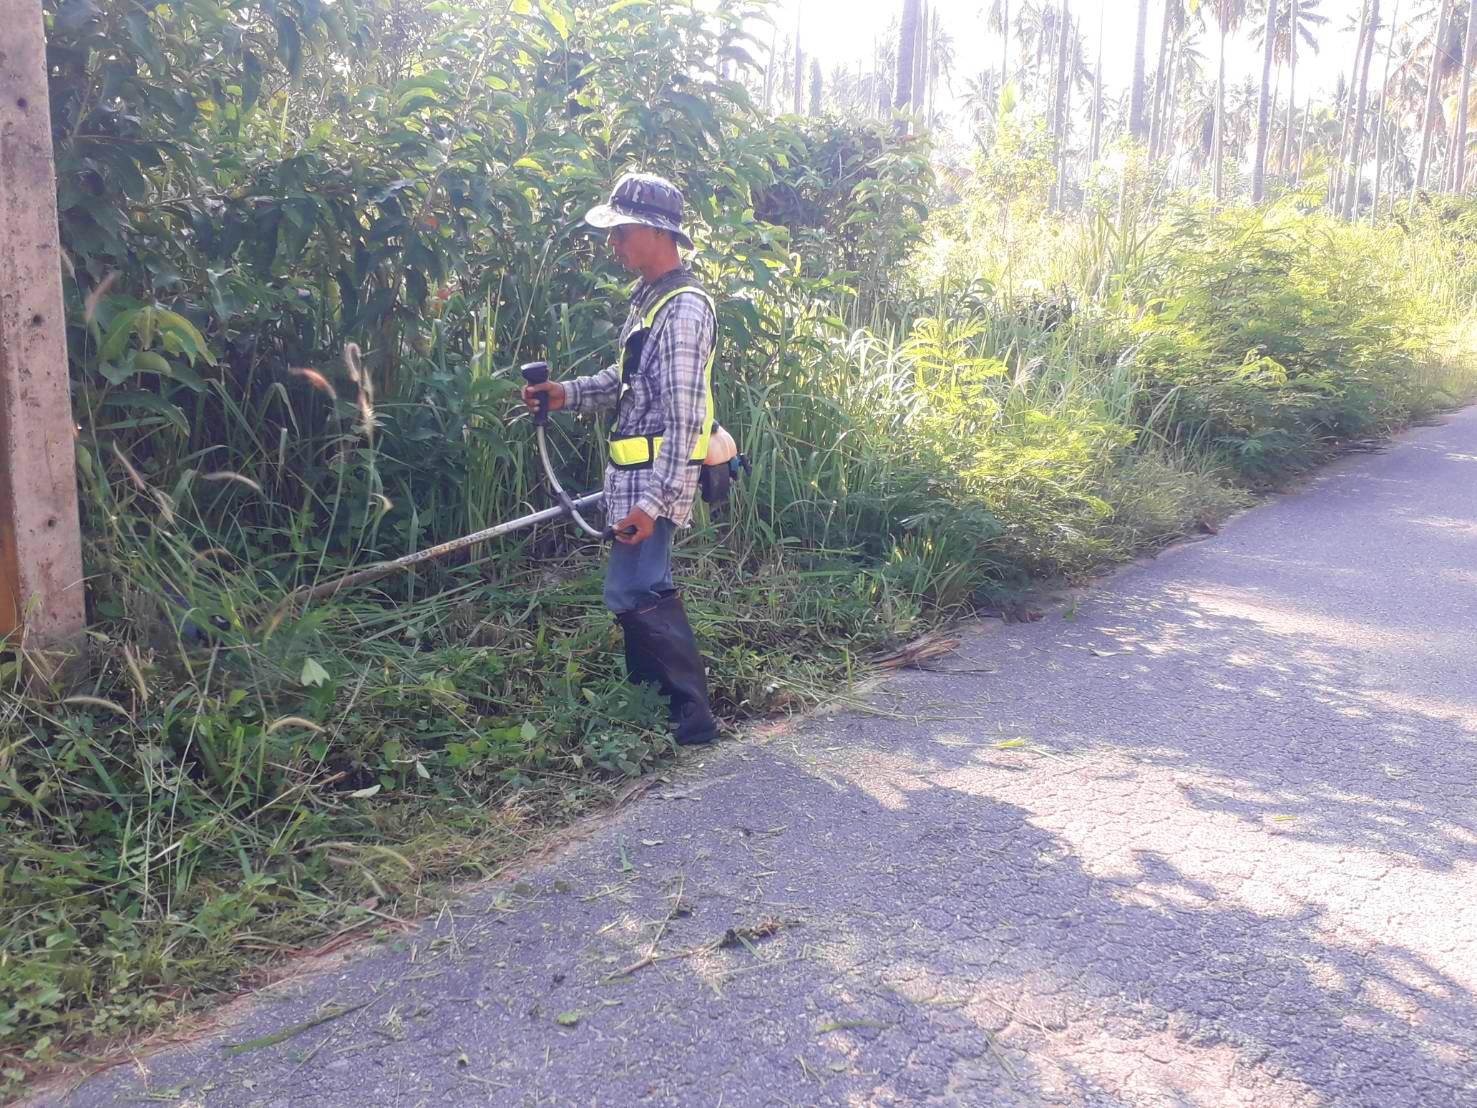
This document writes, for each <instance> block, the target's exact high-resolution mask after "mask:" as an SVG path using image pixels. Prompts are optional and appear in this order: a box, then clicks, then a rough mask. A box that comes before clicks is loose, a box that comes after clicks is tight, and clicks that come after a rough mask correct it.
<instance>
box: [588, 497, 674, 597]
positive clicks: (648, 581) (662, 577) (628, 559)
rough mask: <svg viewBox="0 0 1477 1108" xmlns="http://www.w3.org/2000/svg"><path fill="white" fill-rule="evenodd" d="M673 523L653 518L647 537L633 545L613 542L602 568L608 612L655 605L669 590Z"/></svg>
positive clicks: (670, 590)
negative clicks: (608, 562) (652, 526)
mask: <svg viewBox="0 0 1477 1108" xmlns="http://www.w3.org/2000/svg"><path fill="white" fill-rule="evenodd" d="M676 530H677V525H676V524H675V523H673V522H672V521H671V520H670V519H659V520H657V521H656V529H655V530H653V531H652V533H651V538H649V539H647V540H646V541H645V542H643V543H638V544H636V545H635V546H629V545H627V544H626V543H623V542H618V543H614V544H613V545H612V546H611V548H610V564H609V565H607V566H606V567H605V606H606V607H607V608H609V609H610V610H611V611H612V612H632V611H635V610H636V609H637V608H646V607H649V606H651V605H652V604H655V603H656V602H657V601H658V600H660V599H661V598H662V597H663V596H664V595H666V594H667V593H670V592H673V591H674V590H675V586H674V585H673V584H672V536H673V534H674V533H675V532H676Z"/></svg>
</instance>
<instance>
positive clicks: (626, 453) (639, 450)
mask: <svg viewBox="0 0 1477 1108" xmlns="http://www.w3.org/2000/svg"><path fill="white" fill-rule="evenodd" d="M661 445H662V439H661V436H660V435H658V436H657V438H656V448H657V449H658V450H660V449H661ZM652 459H653V454H652V449H651V444H650V443H649V442H648V441H647V439H646V436H645V435H640V436H633V437H631V438H625V439H611V440H610V460H611V461H612V462H614V463H615V464H616V465H618V466H638V465H644V464H646V463H647V462H649V461H651V460H652Z"/></svg>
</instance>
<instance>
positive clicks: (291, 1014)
mask: <svg viewBox="0 0 1477 1108" xmlns="http://www.w3.org/2000/svg"><path fill="white" fill-rule="evenodd" d="M1474 625H1477V410H1469V411H1467V412H1464V413H1461V414H1458V415H1455V416H1452V417H1450V418H1448V419H1447V420H1446V421H1445V422H1444V423H1443V425H1441V426H1437V427H1429V428H1423V429H1419V430H1416V431H1414V432H1412V433H1410V434H1408V435H1406V436H1404V437H1402V438H1401V439H1400V440H1399V441H1398V443H1397V444H1395V445H1394V447H1393V448H1392V449H1391V450H1390V451H1389V452H1388V453H1384V454H1379V455H1359V456H1354V457H1350V458H1348V459H1345V460H1344V461H1341V462H1339V463H1337V464H1335V465H1333V466H1331V467H1330V468H1329V469H1328V470H1326V471H1325V472H1324V473H1323V474H1322V475H1320V476H1319V477H1318V478H1317V479H1316V480H1315V481H1314V482H1312V483H1311V484H1310V485H1309V486H1308V487H1307V488H1305V489H1303V490H1302V491H1300V492H1298V493H1296V494H1295V495H1290V496H1286V497H1281V498H1278V499H1276V500H1274V501H1272V502H1271V503H1269V504H1266V505H1264V506H1262V507H1260V508H1258V509H1256V510H1254V511H1252V512H1249V513H1247V514H1245V515H1243V516H1241V517H1239V518H1238V519H1236V520H1234V521H1232V522H1231V523H1230V524H1229V525H1227V526H1226V527H1225V528H1224V529H1223V530H1222V531H1221V533H1220V534H1219V535H1217V536H1214V537H1212V538H1208V539H1207V540H1206V541H1203V542H1198V543H1191V544H1186V545H1183V546H1180V547H1177V548H1175V549H1174V550H1171V551H1169V552H1167V553H1165V554H1163V555H1161V556H1160V557H1159V558H1157V559H1154V560H1152V561H1148V562H1146V563H1144V564H1141V565H1137V566H1133V567H1130V568H1129V569H1127V570H1126V571H1124V572H1122V573H1121V574H1118V575H1116V576H1115V577H1113V578H1112V579H1110V580H1108V581H1106V582H1104V583H1103V584H1102V585H1100V586H1099V587H1097V588H1094V589H1091V590H1088V591H1087V592H1085V593H1083V594H1081V595H1080V596H1079V597H1078V598H1077V599H1076V600H1074V601H1071V602H1069V603H1067V604H1065V605H1063V606H1058V607H1054V608H1053V609H1052V610H1050V611H1049V612H1048V613H1047V616H1046V618H1044V619H1042V620H1041V621H1040V622H1036V623H1028V624H1012V625H1009V626H1006V625H1002V624H999V623H984V624H980V625H978V626H976V627H972V628H970V629H968V630H967V631H966V633H965V643H964V645H963V647H962V648H961V650H960V651H959V652H958V653H957V654H956V655H954V656H951V657H948V658H946V659H943V660H942V662H941V663H939V664H940V665H941V666H942V667H944V668H947V669H948V670H949V671H950V672H948V673H938V672H916V671H910V672H906V673H903V674H900V675H899V676H898V677H896V678H893V679H891V680H889V681H888V682H886V683H884V684H882V685H880V686H878V687H876V688H874V689H873V690H871V691H870V692H869V693H868V694H867V696H866V698H865V699H866V706H865V707H863V708H858V709H856V710H849V711H844V712H843V711H836V712H831V713H821V714H818V715H815V716H812V717H810V718H807V719H804V720H801V721H797V722H795V723H793V724H791V725H789V726H787V727H785V728H783V729H780V730H777V731H774V730H772V731H770V732H768V733H762V734H757V735H754V736H751V737H750V738H748V739H746V740H745V741H744V742H741V743H733V744H726V745H725V746H724V747H723V748H721V749H719V750H716V751H712V752H710V753H706V754H704V755H701V756H700V757H698V758H696V759H689V761H688V763H687V764H685V766H684V767H683V769H682V770H681V771H680V772H679V773H678V774H677V775H676V776H675V778H674V779H673V781H672V782H671V783H669V784H666V785H663V786H660V787H658V788H656V789H654V790H652V791H651V792H649V793H648V794H647V795H646V796H644V797H643V798H641V799H640V800H639V801H637V802H635V803H633V804H632V805H630V806H629V807H628V808H627V809H626V810H625V811H623V812H622V813H621V814H620V815H618V816H617V817H614V818H612V819H610V820H607V821H605V822H604V823H603V824H601V825H599V826H598V827H596V828H594V830H593V831H592V833H591V834H590V835H589V836H588V837H587V838H586V839H585V840H584V841H583V842H582V843H580V844H578V845H576V846H574V847H572V848H570V849H569V850H567V851H565V852H564V853H563V854H562V855H561V856H560V857H558V858H557V859H556V860H554V861H553V862H552V863H549V864H546V865H543V866H541V867H538V868H536V869H534V870H533V871H531V872H530V873H528V874H526V875H525V876H524V877H523V878H522V880H521V881H520V882H518V883H516V884H514V883H509V884H507V885H504V886H501V887H499V888H497V889H490V890H487V891H485V892H479V893H477V894H475V895H472V896H470V897H469V898H468V899H466V900H465V901H463V902H462V903H460V904H459V905H457V906H456V907H455V908H454V909H453V910H449V911H448V912H446V913H444V914H443V915H442V917H441V918H440V919H438V920H436V921H434V922H430V923H428V924H426V925H425V926H424V927H423V928H422V929H421V930H419V931H418V932H416V933H414V934H411V935H408V936H406V937H405V938H403V939H402V940H399V941H397V942H394V943H387V944H383V945H380V946H378V947H372V948H370V949H368V950H365V951H362V952H360V953H359V954H358V955H356V956H355V957H354V958H352V959H351V960H349V961H348V962H346V963H345V964H343V965H340V966H337V967H335V968H332V969H330V970H327V971H323V972H320V973H318V974H316V975H313V976H309V977H305V978H302V979H299V980H297V981H294V982H291V983H288V984H285V985H279V986H277V987H275V988H274V989H272V990H270V991H269V992H267V993H265V994H263V995H260V996H258V997H256V998H254V999H252V1000H251V1001H250V1002H248V1003H244V1004H240V1005H238V1006H236V1008H235V1009H233V1011H232V1013H231V1018H230V1021H229V1022H228V1023H227V1025H226V1026H224V1027H223V1028H222V1029H221V1030H220V1031H219V1032H217V1033H214V1034H212V1035H211V1036H209V1037H207V1038H204V1039H202V1040H199V1041H196V1042H193V1043H191V1044H189V1045H184V1046H178V1047H174V1048H171V1049H168V1050H166V1051H164V1052H162V1053H159V1054H156V1055H154V1056H152V1057H148V1058H145V1059H142V1060H140V1061H139V1062H138V1063H137V1064H136V1065H130V1066H124V1067H119V1068H116V1069H114V1070H112V1071H110V1072H108V1073H106V1074H102V1075H99V1076H97V1077H95V1078H93V1079H92V1080H90V1081H89V1082H87V1083H85V1084H83V1085H82V1086H81V1087H80V1088H78V1089H76V1090H75V1091H73V1092H72V1093H71V1094H70V1095H61V1094H57V1095H54V1096H53V1097H52V1098H50V1099H47V1100H45V1101H44V1103H47V1104H65V1105H69V1106H79V1108H80V1106H84V1105H88V1106H90V1105H114V1104H125V1103H130V1102H132V1101H134V1100H135V1099H142V1098H144V1097H146V1096H152V1097H153V1098H155V1099H153V1101H152V1102H153V1103H169V1102H174V1103H179V1104H208V1105H311V1106H315V1108H321V1106H329V1105H335V1106H336V1105H349V1106H355V1108H359V1106H370V1105H375V1106H378V1105H397V1106H398V1105H406V1106H410V1105H418V1104H437V1105H440V1104H496V1105H520V1106H521V1105H540V1104H548V1105H554V1104H558V1105H609V1106H627V1105H703V1106H717V1105H732V1106H735V1108H750V1106H758V1105H917V1104H926V1105H934V1104H954V1105H962V1106H990V1105H1028V1104H1029V1105H1035V1104H1050V1105H1057V1104H1061V1105H1103V1106H1108V1105H1113V1106H1119V1105H1121V1106H1132V1108H1139V1106H1157V1105H1165V1106H1169V1105H1174V1106H1181V1105H1205V1106H1212V1105H1213V1106H1216V1108H1221V1106H1229V1105H1267V1106H1277V1108H1301V1106H1311V1105H1369V1106H1371V1108H1376V1106H1377V1108H1399V1106H1404V1105H1411V1106H1422V1108H1459V1106H1466V1105H1473V1106H1477V649H1474V646H1477V636H1474V632H1473V628H1474ZM355 1004H363V1005H364V1007H361V1008H357V1009H355V1010H354V1011H352V1012H350V1013H348V1014H346V1015H343V1016H341V1017H339V1018H337V1019H332V1020H329V1021H328V1022H325V1023H321V1024H319V1025H317V1026H316V1027H313V1028H311V1029H309V1030H306V1031H302V1032H301V1033H299V1034H295V1035H292V1036H291V1037H289V1038H286V1039H285V1041H282V1042H280V1043H277V1044H275V1045H270V1046H262V1047H260V1048H258V1049H255V1050H251V1051H248V1052H246V1053H243V1054H238V1055H230V1054H227V1053H226V1051H225V1050H224V1049H223V1047H224V1046H226V1045H228V1044H232V1043H242V1042H247V1041H250V1040H252V1039H256V1038H259V1037H263V1036H270V1035H273V1034H274V1033H276V1032H280V1031H283V1030H286V1029H291V1028H293V1027H295V1026H297V1025H300V1024H302V1023H304V1022H306V1021H309V1020H312V1019H314V1018H316V1017H318V1016H320V1015H322V1014H324V1013H325V1012H330V1013H331V1012H332V1011H334V1010H336V1006H343V1005H355Z"/></svg>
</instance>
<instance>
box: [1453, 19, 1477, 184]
mask: <svg viewBox="0 0 1477 1108" xmlns="http://www.w3.org/2000/svg"><path fill="white" fill-rule="evenodd" d="M1474 50H1477V3H1472V2H1469V3H1468V4H1467V33H1466V36H1465V37H1464V38H1463V39H1462V88H1461V92H1460V94H1459V95H1458V96H1457V102H1456V167H1455V169H1454V171H1453V173H1452V180H1451V187H1452V191H1453V192H1456V193H1461V192H1464V191H1466V187H1467V120H1468V113H1469V112H1470V110H1471V94H1472V61H1473V51H1474Z"/></svg>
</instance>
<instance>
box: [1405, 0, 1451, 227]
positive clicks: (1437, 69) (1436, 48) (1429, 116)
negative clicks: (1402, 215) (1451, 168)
mask: <svg viewBox="0 0 1477 1108" xmlns="http://www.w3.org/2000/svg"><path fill="white" fill-rule="evenodd" d="M1453 6H1454V0H1441V5H1440V11H1439V13H1438V15H1437V19H1436V35H1435V37H1434V38H1432V39H1431V71H1430V73H1429V75H1428V76H1427V78H1426V111H1425V114H1424V116H1423V117H1422V122H1421V156H1420V160H1419V161H1418V162H1416V168H1415V184H1414V185H1413V186H1412V188H1411V199H1412V200H1414V199H1415V194H1416V193H1417V192H1419V191H1420V190H1421V189H1423V188H1425V187H1426V168H1427V166H1429V164H1430V158H1431V137H1432V134H1433V133H1434V132H1435V130H1436V108H1437V102H1438V98H1439V96H1440V93H1441V71H1442V69H1443V59H1442V50H1443V47H1444V46H1445V44H1446V30H1447V27H1449V26H1450V24H1451V12H1452V8H1453Z"/></svg>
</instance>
